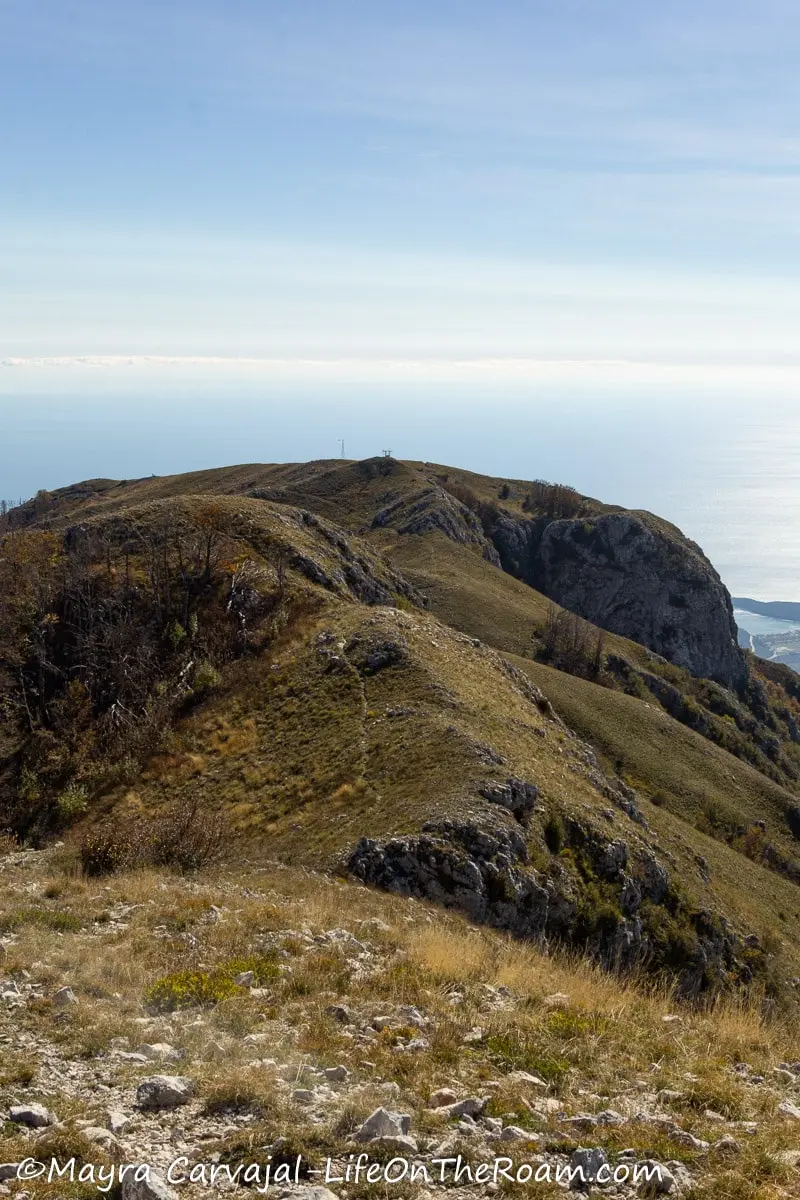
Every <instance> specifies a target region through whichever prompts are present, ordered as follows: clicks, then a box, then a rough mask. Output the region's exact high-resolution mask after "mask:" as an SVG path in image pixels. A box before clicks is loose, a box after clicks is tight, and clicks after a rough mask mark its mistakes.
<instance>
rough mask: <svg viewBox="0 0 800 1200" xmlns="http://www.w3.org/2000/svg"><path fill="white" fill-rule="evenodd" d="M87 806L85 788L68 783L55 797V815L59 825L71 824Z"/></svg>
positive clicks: (81, 814) (80, 815)
mask: <svg viewBox="0 0 800 1200" xmlns="http://www.w3.org/2000/svg"><path fill="white" fill-rule="evenodd" d="M88 807H89V801H88V800H87V798H86V789H85V788H83V787H81V786H80V784H77V783H70V784H68V785H67V787H65V788H64V790H63V792H60V793H59V794H58V796H57V797H56V815H57V818H58V822H59V824H60V825H72V824H73V823H74V822H75V821H77V820H78V818H79V817H82V816H83V814H84V813H85V812H86V810H87V809H88Z"/></svg>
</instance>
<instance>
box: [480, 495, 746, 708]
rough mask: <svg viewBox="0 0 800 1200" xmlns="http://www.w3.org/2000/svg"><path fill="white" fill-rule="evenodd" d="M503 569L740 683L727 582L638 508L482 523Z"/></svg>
mask: <svg viewBox="0 0 800 1200" xmlns="http://www.w3.org/2000/svg"><path fill="white" fill-rule="evenodd" d="M492 540H493V541H494V544H495V545H496V546H497V549H498V551H499V554H500V560H501V562H502V564H503V566H504V567H505V569H506V570H508V571H511V572H512V573H513V574H514V575H517V576H518V577H519V578H521V579H524V580H525V582H527V583H529V584H531V586H533V587H535V588H537V590H538V591H540V592H543V593H544V594H545V595H546V596H549V597H550V598H551V599H553V600H555V601H556V603H558V604H561V605H562V606H563V607H564V608H568V609H570V610H571V611H572V612H576V613H578V614H580V616H582V617H585V618H586V620H588V621H592V622H593V623H594V624H596V625H600V626H602V627H603V628H604V629H608V630H610V631H611V632H612V633H618V634H621V635H622V636H624V637H629V638H632V639H633V640H634V641H637V642H641V643H642V644H643V645H645V646H648V647H649V648H650V649H651V650H655V651H656V653H658V654H662V655H663V656H664V657H665V658H667V659H669V660H670V662H673V663H676V664H677V665H678V666H681V667H685V668H686V669H687V670H689V671H691V672H692V674H693V675H700V676H704V677H707V678H710V679H715V680H717V681H718V682H720V683H722V684H724V685H725V686H726V687H733V688H738V687H741V686H742V685H743V684H744V683H745V681H746V677H747V669H746V664H745V660H744V657H743V655H742V653H741V651H740V650H739V648H738V645H737V638H736V626H735V623H734V619H733V607H732V604H731V599H730V596H729V594H728V591H727V589H726V588H725V586H724V584H723V583H722V581H721V579H720V577H719V575H718V574H717V572H716V571H715V570H714V568H713V566H712V565H711V563H710V562H709V561H708V559H707V558H706V556H705V555H704V554H703V552H702V550H701V549H700V547H699V546H697V545H695V543H694V542H690V541H689V540H688V538H685V537H683V535H682V534H680V533H679V531H678V530H677V529H675V528H674V527H672V526H669V525H667V524H666V523H664V522H661V521H659V520H658V519H657V518H654V517H650V516H649V515H648V514H638V513H625V512H621V513H607V514H604V515H603V516H599V517H593V518H589V519H583V520H581V519H570V520H547V519H546V518H539V519H535V520H531V521H518V520H515V519H514V518H510V517H505V516H503V517H501V518H500V519H499V520H498V521H497V523H496V525H495V527H494V528H493V530H492Z"/></svg>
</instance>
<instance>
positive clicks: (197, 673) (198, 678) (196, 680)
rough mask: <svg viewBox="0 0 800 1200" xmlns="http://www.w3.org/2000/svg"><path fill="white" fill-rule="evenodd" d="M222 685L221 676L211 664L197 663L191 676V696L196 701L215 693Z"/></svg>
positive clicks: (206, 662) (207, 662) (206, 661)
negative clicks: (195, 698) (194, 697)
mask: <svg viewBox="0 0 800 1200" xmlns="http://www.w3.org/2000/svg"><path fill="white" fill-rule="evenodd" d="M221 683H222V675H221V674H220V672H219V671H218V670H217V668H216V667H215V666H214V664H213V663H212V662H209V661H208V659H205V660H204V661H203V662H199V663H198V664H197V666H196V667H195V669H194V674H193V675H192V694H193V695H194V696H196V697H197V698H198V699H199V698H200V697H202V696H207V695H209V694H210V693H211V692H215V691H216V690H217V688H218V687H219V686H220V684H221Z"/></svg>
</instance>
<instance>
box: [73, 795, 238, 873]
mask: <svg viewBox="0 0 800 1200" xmlns="http://www.w3.org/2000/svg"><path fill="white" fill-rule="evenodd" d="M226 836H227V824H226V822H225V820H224V818H223V817H222V816H221V814H218V813H209V812H205V811H203V810H202V809H201V806H200V802H199V800H197V799H195V798H189V799H186V800H179V801H177V802H176V803H175V804H173V805H172V806H171V807H170V808H168V809H167V810H166V811H165V812H163V813H161V814H160V815H159V816H156V817H141V818H140V819H139V820H135V821H132V822H129V823H128V824H127V825H122V826H119V827H117V826H110V825H108V826H103V827H100V828H98V829H94V830H92V831H91V832H90V833H87V835H86V837H85V838H84V839H83V844H82V845H81V866H82V869H83V873H84V875H110V874H112V873H113V872H114V871H118V870H120V869H121V868H124V867H142V866H153V867H177V868H178V870H180V871H196V870H198V869H199V868H200V867H204V866H208V865H209V864H210V863H212V862H215V861H216V860H217V859H218V858H219V856H220V855H221V853H222V849H223V846H224V844H225V841H226Z"/></svg>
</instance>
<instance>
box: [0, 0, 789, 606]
mask: <svg viewBox="0 0 800 1200" xmlns="http://www.w3.org/2000/svg"><path fill="white" fill-rule="evenodd" d="M798 61H800V6H798V5H797V3H796V0H760V2H758V3H757V2H755V0H753V2H751V0H747V2H745V0H725V2H722V0H693V2H691V3H689V2H687V0H669V2H668V3H664V4H657V3H648V2H646V0H525V2H522V0H497V2H495V3H493V4H489V3H476V2H475V0H405V2H403V3H400V2H395V0H286V2H282V3H279V2H277V0H225V2H223V0H158V2H157V3H156V2H155V0H0V116H2V121H1V122H0V495H4V496H6V497H9V498H16V497H18V496H25V495H29V494H31V493H32V492H33V491H35V490H36V488H38V487H40V486H45V487H56V486H60V485H62V484H65V483H68V482H71V481H73V480H75V479H78V478H87V477H91V476H101V475H105V476H116V477H130V476H133V475H142V474H147V473H150V472H151V471H156V472H158V473H166V472H169V471H179V470H186V469H191V468H194V467H199V466H213V465H219V464H220V463H222V462H231V461H244V460H253V459H256V460H262V461H264V460H278V459H303V458H310V457H325V456H328V455H333V454H336V453H337V451H338V437H339V436H344V437H345V439H346V444H347V447H348V452H349V453H350V454H351V455H354V456H363V455H367V454H371V453H375V452H380V450H381V449H382V448H384V447H385V446H391V447H392V448H393V449H394V450H395V453H398V454H400V455H405V456H408V457H419V458H428V459H437V458H438V459H439V460H440V461H441V460H445V461H451V462H458V463H460V464H462V465H465V466H470V467H473V468H475V469H485V470H491V471H493V472H495V473H497V474H508V475H517V476H523V477H531V476H536V475H543V476H546V477H551V478H553V477H558V478H562V479H565V480H567V481H569V482H571V483H574V484H575V485H576V486H578V487H580V488H582V490H585V491H587V492H590V493H594V494H599V495H601V496H603V497H604V498H605V499H609V500H616V501H618V502H621V503H627V504H631V505H639V506H644V507H651V508H653V509H660V510H661V511H663V512H664V513H665V515H667V516H670V517H671V518H672V519H675V520H678V521H680V522H681V523H682V524H683V525H684V527H685V528H687V530H688V531H689V532H690V533H692V535H693V536H696V537H697V538H698V540H701V541H703V543H704V544H705V545H707V546H708V547H709V549H711V550H712V551H713V552H714V553H715V554H716V553H718V554H719V556H720V560H721V561H723V565H724V563H725V562H727V563H728V564H729V571H730V577H731V578H734V577H735V579H736V581H737V582H736V586H737V587H738V588H739V589H740V590H742V589H745V588H746V587H747V581H748V579H750V578H751V575H748V574H747V571H748V568H747V563H748V561H750V560H754V558H755V557H756V556H757V553H758V551H757V548H756V547H755V546H754V545H753V543H752V541H751V540H747V539H749V538H750V535H749V534H748V535H747V539H745V538H744V534H740V535H737V536H738V537H739V541H738V542H737V548H736V551H735V554H734V553H733V551H730V552H729V550H728V549H727V548H726V546H727V542H726V540H725V539H726V537H728V536H729V533H730V531H729V533H727V534H725V535H724V536H723V533H722V532H721V531H720V530H721V526H720V522H721V521H722V520H723V516H721V515H720V514H721V513H722V511H723V510H722V508H720V504H722V501H719V502H718V498H719V496H723V495H724V496H725V497H726V499H725V501H724V505H723V508H724V510H725V511H730V504H731V503H732V501H731V500H730V496H731V495H733V493H734V492H735V491H736V489H737V488H738V489H739V492H740V493H741V494H742V495H744V492H742V488H741V485H742V483H743V476H742V471H743V470H745V469H746V468H747V464H748V463H749V462H751V461H752V455H751V454H750V453H749V447H750V446H752V445H753V444H754V440H756V439H757V438H758V435H759V429H760V428H761V427H763V429H767V430H768V435H767V434H764V436H763V437H762V438H761V440H760V441H758V445H759V446H760V447H761V449H760V451H759V455H760V458H759V461H760V462H761V463H762V469H763V474H762V475H761V476H759V479H760V480H761V482H760V483H758V485H756V484H755V483H753V484H752V488H753V489H756V492H757V496H756V499H757V504H758V505H761V510H759V511H762V510H763V512H764V513H765V514H769V517H768V519H769V521H770V522H771V523H772V524H771V528H772V530H773V535H774V537H773V543H772V544H771V549H770V554H771V555H772V559H771V561H772V562H773V564H774V565H773V567H771V568H770V573H769V575H768V576H765V578H767V579H768V580H770V581H771V582H770V585H769V586H770V589H771V590H772V591H773V592H774V594H775V595H776V596H777V595H778V593H779V591H780V594H782V595H783V596H784V597H787V596H788V598H795V595H794V592H795V591H796V589H795V588H794V585H793V584H792V583H791V581H789V582H787V580H786V578H784V576H783V575H779V568H780V570H784V567H785V569H786V570H787V571H790V573H791V579H793V578H795V575H796V574H797V573H800V544H798V545H795V542H794V541H793V540H792V539H793V538H794V533H793V530H794V529H795V528H796V527H797V522H798V520H800V490H799V489H798V484H797V480H796V479H795V469H794V466H793V463H794V461H795V454H794V448H795V447H796V446H797V445H800V424H797V423H796V420H797V419H796V416H795V414H797V413H800V404H798V400H799V399H800V342H798V336H797V331H798V329H800V71H798V69H797V67H798ZM734 408H735V409H736V413H737V414H738V416H736V417H735V419H734V417H733V416H731V413H732V411H733V409H734ZM792 421H795V424H792V425H791V430H790V433H788V434H787V432H786V431H787V429H788V428H789V424H791V422H792ZM754 422H755V424H754ZM759 422H761V426H759ZM734 435H735V436H734ZM787 447H790V448H791V449H790V450H789V449H787ZM726 454H727V455H728V458H725V455H726ZM776 455H782V457H781V458H780V462H781V464H782V465H781V475H780V478H781V484H780V488H781V492H780V495H781V502H780V504H776V503H774V497H773V496H772V494H771V492H770V487H769V479H770V471H771V470H772V468H771V465H770V464H772V463H774V462H775V461H777V460H776ZM717 460H719V461H717ZM722 462H728V463H735V464H736V466H735V469H734V468H730V469H728V467H725V468H724V470H723V468H722V467H720V463H722ZM720 471H722V472H723V473H722V475H720V474H719V472H720ZM715 472H717V473H716V474H715ZM726 472H727V473H726ZM690 480H691V486H689V482H688V481H690ZM709 480H716V481H717V483H718V484H719V488H720V489H721V490H719V489H718V494H717V500H715V499H714V496H712V495H711V491H713V487H715V486H716V484H713V485H712V484H710V483H709V482H708V481H709ZM720 480H721V482H720ZM764 481H766V483H765V482H764ZM751 482H752V481H751ZM758 489H760V490H758ZM756 492H754V491H753V490H752V489H751V492H749V493H748V496H749V497H752V496H753V495H754V494H756ZM742 503H743V505H744V501H742ZM747 504H748V506H749V508H752V504H751V503H750V500H749V499H748V502H747ZM701 511H703V512H705V513H706V516H705V517H703V519H702V520H701V519H700V517H699V516H698V514H699V513H700V512H701ZM745 516H746V514H745V515H743V517H742V521H744V519H745ZM740 524H741V523H740ZM763 524H764V522H763V521H762V522H761V525H762V528H763ZM743 539H744V540H743ZM790 543H791V546H792V547H793V550H792V554H793V555H794V557H793V558H792V565H791V566H790V567H786V566H785V564H784V565H783V566H781V555H782V554H783V555H784V557H785V553H784V550H783V549H782V547H786V546H788V545H789V544H790ZM715 548H718V550H717V549H715ZM795 568H798V570H797V571H795ZM766 587H767V585H766V584H765V585H764V588H766ZM750 590H752V591H755V592H758V588H757V586H756V583H753V584H752V586H751V588H750ZM761 594H762V595H767V593H766V591H765V590H764V589H762V590H761ZM767 598H769V596H768V595H767Z"/></svg>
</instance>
